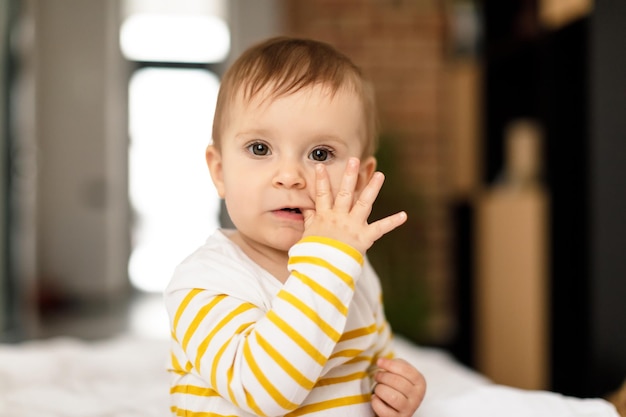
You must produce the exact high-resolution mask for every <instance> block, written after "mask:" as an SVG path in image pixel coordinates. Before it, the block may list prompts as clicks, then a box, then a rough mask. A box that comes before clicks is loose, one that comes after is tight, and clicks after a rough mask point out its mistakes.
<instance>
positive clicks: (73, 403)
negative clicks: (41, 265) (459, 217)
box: [0, 335, 619, 417]
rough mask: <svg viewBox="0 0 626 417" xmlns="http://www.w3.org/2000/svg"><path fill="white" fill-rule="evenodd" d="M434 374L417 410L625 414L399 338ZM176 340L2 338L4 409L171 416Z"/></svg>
mask: <svg viewBox="0 0 626 417" xmlns="http://www.w3.org/2000/svg"><path fill="white" fill-rule="evenodd" d="M395 350H396V353H397V355H398V356H400V357H403V358H405V359H407V360H409V361H411V362H412V363H413V364H414V365H416V366H417V367H418V368H419V369H420V370H421V371H422V373H423V374H424V376H425V377H426V380H427V381H428V390H427V395H426V398H425V400H424V402H423V404H422V406H421V407H420V409H419V410H418V412H417V413H416V417H455V416H458V417H461V416H463V417H467V416H480V417H489V416H494V417H495V416H498V417H500V416H507V417H516V416H533V417H542V416H545V417H565V416H568V417H578V416H585V417H586V416H588V417H592V416H593V417H619V416H618V414H617V412H616V411H615V409H614V407H613V406H612V405H610V404H609V403H608V402H606V401H604V400H602V399H577V398H571V397H564V396H561V395H558V394H555V393H548V392H539V391H522V390H517V389H514V388H509V387H504V386H499V385H496V384H493V383H491V382H490V381H488V380H487V379H486V378H484V377H483V376H481V375H479V374H477V373H475V372H473V371H472V370H470V369H468V368H465V367H463V366H461V365H460V364H458V363H457V362H455V361H454V360H453V359H452V358H451V357H450V356H449V355H448V354H446V352H444V351H441V350H438V349H431V348H423V347H419V346H416V345H414V344H412V343H410V342H408V341H406V340H404V339H402V338H397V339H396V341H395ZM167 354H168V342H167V341H165V340H163V339H154V338H147V337H138V336H136V335H120V336H116V337H113V338H110V339H106V340H100V341H91V342H88V341H85V340H81V339H77V338H68V337H57V338H52V339H47V340H39V341H28V342H23V343H20V344H11V345H8V344H7V345H0V416H1V417H14V416H15V417H17V416H19V417H31V416H32V417H35V416H36V417H140V416H141V417H166V416H169V415H170V414H169V402H168V401H169V398H168V376H167V373H166V372H165V364H166V358H167Z"/></svg>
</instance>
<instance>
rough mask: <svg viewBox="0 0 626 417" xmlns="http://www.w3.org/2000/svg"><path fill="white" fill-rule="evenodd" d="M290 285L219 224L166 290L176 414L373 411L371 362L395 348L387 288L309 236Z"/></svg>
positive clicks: (336, 246) (360, 261) (356, 262)
mask: <svg viewBox="0 0 626 417" xmlns="http://www.w3.org/2000/svg"><path fill="white" fill-rule="evenodd" d="M288 267H289V271H290V276H289V278H288V279H287V280H286V281H285V283H284V284H281V283H280V281H278V280H277V279H276V278H274V277H273V276H272V275H270V274H269V273H268V272H267V271H265V270H264V269H262V268H261V267H259V266H258V265H257V264H255V263H254V262H253V261H252V260H250V259H249V258H248V257H247V256H246V255H245V254H244V253H243V252H242V251H241V250H240V249H239V247H238V246H237V245H236V244H234V243H233V242H232V241H230V239H228V238H227V237H226V236H225V235H224V234H223V233H222V232H221V231H216V232H215V233H214V234H213V235H212V236H211V237H210V238H209V239H208V240H207V241H206V243H205V244H204V245H203V246H202V247H200V248H199V249H198V250H197V251H196V252H194V253H193V254H192V255H191V256H190V257H188V258H187V259H186V260H185V261H183V262H182V263H181V264H180V265H179V266H178V267H177V269H176V271H175V273H174V276H173V278H172V281H171V283H170V285H169V286H168V288H167V290H166V293H165V304H166V307H167V310H168V313H169V316H170V325H171V331H172V350H171V363H170V367H169V370H170V372H171V377H172V379H171V390H170V392H171V399H172V413H173V415H177V416H193V417H211V416H215V417H220V416H301V415H306V416H322V415H323V416H342V417H345V416H359V417H362V416H372V415H374V413H373V411H372V409H371V406H370V397H371V388H372V379H371V374H372V372H373V371H374V364H375V361H376V359H377V358H378V357H379V356H391V352H390V351H389V350H388V349H389V346H390V342H391V340H390V339H391V332H390V329H389V326H388V324H387V322H386V320H385V317H384V313H383V307H382V298H381V290H380V283H379V282H378V278H377V276H376V274H375V273H374V271H373V270H372V268H371V266H370V265H369V263H368V262H367V260H366V259H364V258H363V256H362V255H361V254H360V253H359V252H358V251H356V250H355V249H353V248H352V247H350V246H347V245H345V244H343V243H341V242H338V241H335V240H331V239H327V238H322V237H308V238H305V239H303V240H301V241H300V242H298V243H297V244H296V245H294V246H293V247H292V248H291V250H290V251H289V266H288Z"/></svg>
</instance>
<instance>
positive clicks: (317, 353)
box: [266, 310, 326, 366]
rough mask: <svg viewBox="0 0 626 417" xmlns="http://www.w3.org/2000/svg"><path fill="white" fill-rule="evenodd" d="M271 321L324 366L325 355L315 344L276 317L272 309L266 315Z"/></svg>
mask: <svg viewBox="0 0 626 417" xmlns="http://www.w3.org/2000/svg"><path fill="white" fill-rule="evenodd" d="M266 317H267V318H268V319H269V320H270V321H271V322H272V323H274V324H275V325H276V326H277V327H278V328H279V329H280V330H282V331H283V333H285V334H286V335H287V336H289V338H290V339H291V340H293V341H294V342H296V344H297V345H298V346H300V348H301V349H302V350H304V351H305V352H306V353H308V354H309V356H310V357H311V358H313V360H315V362H317V363H319V364H320V365H322V366H324V365H325V364H326V357H325V356H324V355H322V354H321V352H320V351H319V350H317V348H316V347H315V346H313V345H312V344H311V343H310V342H309V341H308V340H306V339H305V338H304V337H303V336H302V335H301V334H300V333H298V332H297V331H296V330H295V329H294V328H293V327H291V326H290V325H289V324H288V323H286V322H285V321H284V320H283V319H281V318H280V317H278V315H276V313H274V311H273V310H270V311H269V312H268V313H267V316H266Z"/></svg>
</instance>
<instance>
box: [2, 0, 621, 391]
mask: <svg viewBox="0 0 626 417" xmlns="http://www.w3.org/2000/svg"><path fill="white" fill-rule="evenodd" d="M278 34H287V35H294V36H304V37H311V38H315V39H319V40H322V41H326V42H329V43H331V44H333V45H334V46H336V47H337V48H338V49H339V50H341V51H343V52H345V53H346V54H347V55H348V56H350V57H351V58H353V60H354V61H355V62H356V63H357V64H358V65H359V66H361V67H362V69H363V71H364V73H365V75H366V76H367V77H368V78H369V79H371V80H372V82H373V83H374V86H375V88H376V91H377V99H378V104H379V113H380V121H381V127H382V129H381V137H380V140H381V146H380V150H379V152H378V155H377V156H378V159H379V164H380V168H381V170H383V171H384V172H386V174H387V184H386V186H385V188H384V189H383V193H382V194H381V196H380V198H379V201H378V204H377V206H376V210H375V212H374V213H373V216H382V215H385V214H389V213H390V212H393V211H397V210H399V209H405V210H407V212H408V214H409V222H408V224H407V225H406V226H404V227H403V228H401V229H398V230H397V231H394V232H393V233H391V234H390V235H388V236H386V237H384V238H383V239H381V241H380V242H379V243H378V244H377V245H375V247H374V248H373V249H372V250H371V252H370V254H369V256H370V258H371V261H372V263H373V264H374V266H375V267H376V269H377V270H378V272H379V274H380V276H381V281H382V284H383V287H384V291H385V304H386V311H387V314H388V318H389V320H390V322H391V324H392V326H393V327H394V329H395V330H396V332H398V333H399V334H401V335H403V336H405V337H407V338H409V339H411V340H413V341H415V342H416V343H419V344H422V345H427V346H434V347H439V348H442V349H446V350H447V351H449V352H451V353H452V354H453V355H454V356H455V357H456V358H457V359H458V360H459V361H460V362H462V363H464V364H466V365H468V366H470V367H472V368H475V369H478V370H479V371H480V372H482V373H484V374H486V375H487V376H489V377H490V378H492V379H493V380H495V381H496V382H499V383H503V384H508V385H513V386H519V387H522V388H529V389H551V390H554V391H557V392H562V393H565V394H568V395H576V396H597V395H602V394H605V393H606V392H608V391H609V390H612V389H614V388H616V387H617V386H618V385H619V384H620V383H621V382H622V380H623V378H624V377H626V331H625V330H626V301H625V300H626V251H625V249H624V248H626V221H625V220H624V218H625V216H624V214H626V195H625V193H626V137H625V134H624V132H626V2H624V1H623V0H613V1H611V0H604V1H601V2H600V1H598V2H594V1H592V0H507V1H502V0H483V1H478V0H345V1H330V0H311V1H306V2H305V1H295V0H291V1H290V0H231V1H225V0H177V1H175V2H173V1H168V0H1V1H0V98H1V100H0V135H2V139H1V141H0V196H1V197H0V219H1V220H0V341H2V342H7V343H12V342H19V341H23V340H30V339H42V338H49V337H55V336H73V337H80V338H84V339H99V338H106V337H110V336H114V335H116V334H119V333H123V332H132V333H136V334H140V335H145V336H150V337H167V335H168V329H167V319H166V317H165V312H164V310H163V306H162V304H161V291H162V290H163V288H164V287H165V285H166V284H167V282H168V280H169V277H170V275H171V273H172V270H173V268H174V267H175V265H176V264H177V263H178V262H180V261H181V260H182V259H183V257H184V256H185V255H186V254H188V253H189V252H190V251H191V250H193V249H194V248H195V247H196V246H198V245H200V244H201V243H202V242H203V241H204V239H205V238H206V236H207V235H208V234H209V233H210V232H211V230H213V229H214V228H216V227H218V226H219V224H220V222H221V221H222V220H221V219H223V218H224V213H223V212H222V211H221V208H220V202H219V200H218V198H217V196H216V194H215V190H214V189H213V186H212V184H211V181H210V178H209V175H208V171H207V170H206V169H205V164H204V148H205V147H206V145H207V144H208V143H209V141H210V131H211V124H212V120H211V118H212V114H213V107H214V100H215V97H216V92H217V89H218V87H219V78H220V75H221V74H222V73H223V71H224V70H225V68H227V66H228V65H229V63H230V62H232V60H233V59H234V58H236V57H237V56H238V55H239V54H240V53H241V52H242V51H243V50H244V49H245V48H246V47H248V46H249V45H251V44H252V43H254V42H257V41H259V40H262V39H264V38H267V37H269V36H273V35H278Z"/></svg>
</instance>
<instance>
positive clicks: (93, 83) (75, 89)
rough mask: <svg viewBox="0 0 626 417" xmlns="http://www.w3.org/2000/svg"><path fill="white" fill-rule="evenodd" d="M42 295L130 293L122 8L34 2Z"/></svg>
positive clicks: (90, 0)
mask: <svg viewBox="0 0 626 417" xmlns="http://www.w3.org/2000/svg"><path fill="white" fill-rule="evenodd" d="M29 3H30V5H31V6H32V13H33V21H34V36H35V41H34V45H35V47H34V50H33V54H34V55H35V56H34V59H33V60H32V62H33V65H34V83H35V86H36V88H35V90H36V93H35V97H36V108H35V109H34V113H33V114H34V119H33V120H32V122H33V123H35V126H36V128H35V136H36V143H37V147H38V150H37V198H36V223H37V228H36V241H37V246H36V262H37V265H38V266H37V275H38V277H37V279H38V281H39V285H40V288H42V289H43V290H46V289H47V288H50V287H52V288H53V289H54V290H55V291H60V292H61V293H62V294H63V295H68V296H71V297H75V298H79V299H93V298H103V297H106V296H110V295H116V294H119V293H122V292H124V291H125V290H126V289H127V288H128V278H127V272H126V265H127V257H128V251H129V242H128V230H129V228H128V216H129V210H128V202H127V201H128V198H127V188H126V187H127V185H126V182H127V181H126V178H127V143H128V142H127V129H126V113H127V111H126V79H127V78H126V77H127V75H126V73H125V64H124V60H123V59H122V57H121V55H120V53H119V47H118V27H119V14H120V13H119V5H118V2H117V1H101V0H31V1H30V2H29Z"/></svg>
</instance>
